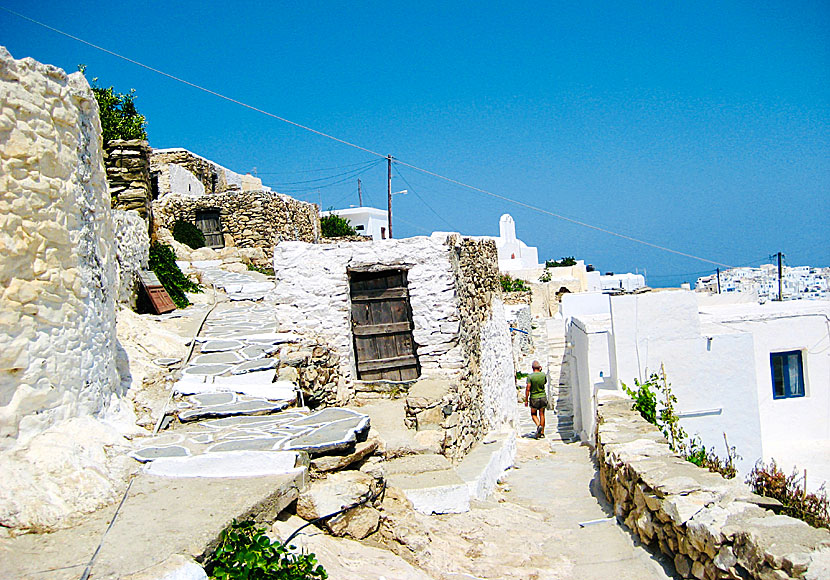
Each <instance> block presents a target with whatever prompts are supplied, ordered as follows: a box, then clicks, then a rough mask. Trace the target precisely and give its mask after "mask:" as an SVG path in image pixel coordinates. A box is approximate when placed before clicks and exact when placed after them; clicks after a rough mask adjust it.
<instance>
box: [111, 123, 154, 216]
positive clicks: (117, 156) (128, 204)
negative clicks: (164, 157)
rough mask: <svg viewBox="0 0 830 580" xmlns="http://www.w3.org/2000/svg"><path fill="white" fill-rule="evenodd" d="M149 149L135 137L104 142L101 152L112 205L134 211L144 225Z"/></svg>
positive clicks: (147, 205)
mask: <svg viewBox="0 0 830 580" xmlns="http://www.w3.org/2000/svg"><path fill="white" fill-rule="evenodd" d="M150 151H151V150H150V145H149V144H148V143H147V141H143V140H139V139H134V140H130V141H124V140H121V139H115V140H113V141H110V142H109V143H107V146H106V149H105V151H104V163H105V164H106V167H107V182H108V183H109V191H110V196H111V197H112V208H113V209H121V210H125V211H128V210H135V211H137V212H138V215H140V216H141V217H142V218H143V219H144V220H145V221H147V222H148V224H149V221H150V220H151V213H150V212H151V208H150V202H151V201H152V196H153V188H152V184H151V182H150ZM147 227H148V226H147V225H146V224H145V228H147Z"/></svg>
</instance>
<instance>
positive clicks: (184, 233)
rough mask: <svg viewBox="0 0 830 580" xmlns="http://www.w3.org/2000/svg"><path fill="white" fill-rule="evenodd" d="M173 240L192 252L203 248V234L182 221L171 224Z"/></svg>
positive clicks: (190, 224)
mask: <svg viewBox="0 0 830 580" xmlns="http://www.w3.org/2000/svg"><path fill="white" fill-rule="evenodd" d="M173 239H174V240H176V241H177V242H179V243H180V244H184V245H186V246H190V247H191V248H193V249H194V250H198V249H199V248H204V247H205V234H203V233H202V231H201V230H200V229H199V228H197V227H196V226H194V225H193V224H192V223H190V222H187V221H184V220H176V222H175V223H174V224H173Z"/></svg>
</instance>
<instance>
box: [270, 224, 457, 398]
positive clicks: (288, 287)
mask: <svg viewBox="0 0 830 580" xmlns="http://www.w3.org/2000/svg"><path fill="white" fill-rule="evenodd" d="M349 268H354V269H361V270H365V269H375V270H386V269H394V268H403V269H405V270H407V282H408V287H409V301H410V305H411V306H412V322H413V325H414V328H413V332H412V335H413V339H414V342H415V344H416V355H417V356H418V360H419V362H420V365H421V371H422V372H423V373H424V374H431V373H436V372H444V373H459V372H460V369H461V368H462V367H463V366H464V362H463V356H462V353H461V347H460V346H459V345H458V340H457V334H458V328H459V317H458V316H459V315H458V310H457V307H456V300H455V280H454V278H453V274H452V270H451V267H450V263H449V258H448V255H447V248H446V246H444V245H443V243H442V242H441V241H436V240H433V239H431V238H425V237H419V238H407V239H403V240H388V241H384V242H382V243H374V242H372V243H351V242H341V243H339V244H309V243H305V242H281V243H280V244H278V245H277V246H276V247H275V248H274V276H275V280H274V281H275V283H276V288H275V289H274V291H273V292H272V293H271V294H270V295H269V296H268V297H266V300H267V301H269V302H271V303H272V304H274V307H275V308H276V310H277V313H276V314H277V319H278V320H279V321H280V324H281V325H282V327H283V329H285V330H298V331H302V332H305V333H311V334H315V335H317V336H319V337H320V338H321V340H324V341H325V342H326V343H327V344H329V345H331V347H332V348H333V349H334V350H335V352H337V354H338V355H339V356H340V367H341V373H342V375H343V376H344V377H346V379H347V381H348V384H347V389H348V390H347V391H346V392H344V393H343V398H344V399H343V401H344V402H345V401H346V400H348V399H350V398H351V397H352V396H353V394H354V385H353V383H354V380H355V379H356V376H357V374H356V371H355V359H354V352H353V345H352V334H351V304H350V301H349V274H348V269H349Z"/></svg>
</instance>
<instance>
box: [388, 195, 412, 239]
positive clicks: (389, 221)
mask: <svg viewBox="0 0 830 580" xmlns="http://www.w3.org/2000/svg"><path fill="white" fill-rule="evenodd" d="M407 193H409V190H406V189H402V190H400V191H392V190H391V189H390V191H389V206H388V208H387V212H386V213H387V223H386V227H387V228H389V239H390V240H391V239H392V196H393V195H398V194H401V195H406V194H407Z"/></svg>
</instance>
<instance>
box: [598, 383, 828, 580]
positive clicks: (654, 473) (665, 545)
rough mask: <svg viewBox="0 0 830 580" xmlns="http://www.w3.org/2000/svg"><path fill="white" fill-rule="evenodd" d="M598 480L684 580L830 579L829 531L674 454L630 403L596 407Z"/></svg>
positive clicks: (617, 401) (616, 508)
mask: <svg viewBox="0 0 830 580" xmlns="http://www.w3.org/2000/svg"><path fill="white" fill-rule="evenodd" d="M596 441H597V446H596V455H597V461H598V463H599V473H600V476H599V479H600V484H601V486H602V489H603V491H604V492H605V495H606V497H607V498H608V500H609V501H611V502H612V503H613V504H614V513H615V515H616V516H617V517H618V519H619V520H620V521H624V522H625V525H626V526H628V528H629V529H631V530H632V532H633V533H634V534H636V535H637V536H638V537H639V538H640V540H642V542H643V543H644V544H647V545H649V546H651V547H652V548H654V549H659V550H660V551H662V552H663V553H664V554H666V555H667V556H668V557H669V558H673V559H674V564H675V568H676V569H677V572H678V574H679V575H680V576H681V577H683V578H698V579H707V580H715V579H739V578H758V579H768V578H769V579H777V580H786V579H789V578H805V579H812V580H818V579H819V578H830V531H828V530H826V529H816V528H812V527H810V526H809V525H807V524H806V523H804V522H802V521H800V520H796V519H793V518H789V517H786V516H781V515H776V514H775V513H773V512H772V511H770V510H767V509H764V508H763V507H761V506H763V505H770V502H769V500H765V499H764V498H761V497H759V496H756V495H754V494H752V493H751V492H750V490H749V488H748V487H747V486H746V485H744V484H743V483H741V482H740V481H736V480H725V479H723V478H722V477H721V476H720V475H719V474H716V473H710V472H709V471H708V470H706V469H703V468H700V467H697V466H695V465H693V464H692V463H689V462H688V461H685V460H684V459H681V458H680V457H678V456H677V455H675V454H674V453H672V452H671V450H670V449H669V447H668V444H667V443H666V441H665V439H664V438H663V436H662V434H661V433H660V432H659V431H658V430H657V428H656V427H654V426H653V425H651V424H649V423H647V422H646V421H644V420H643V419H642V418H641V417H640V416H639V414H638V413H636V412H635V411H633V410H631V401H630V400H621V399H606V400H604V401H601V402H600V404H599V406H598V410H597V432H596Z"/></svg>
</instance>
